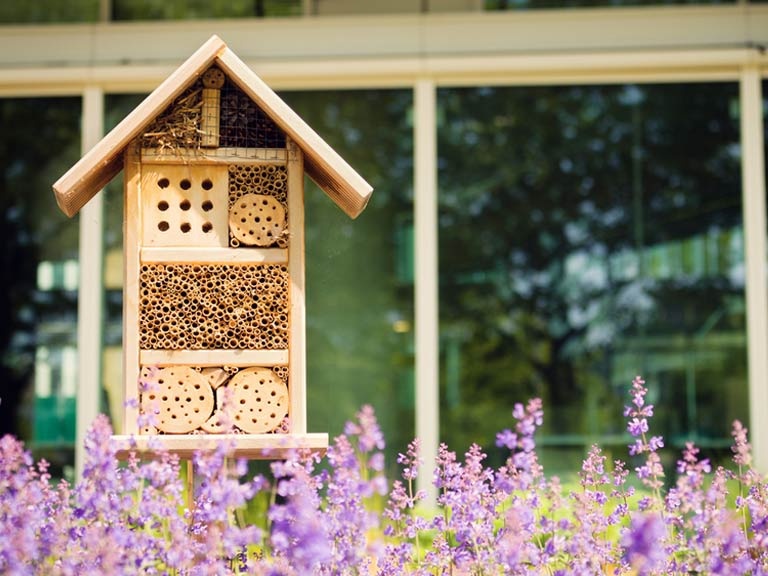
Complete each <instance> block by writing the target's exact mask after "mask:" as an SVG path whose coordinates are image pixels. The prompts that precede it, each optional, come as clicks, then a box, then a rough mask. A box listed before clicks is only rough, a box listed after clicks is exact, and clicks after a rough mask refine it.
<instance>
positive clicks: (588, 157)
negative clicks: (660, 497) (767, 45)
mask: <svg viewBox="0 0 768 576" xmlns="http://www.w3.org/2000/svg"><path fill="white" fill-rule="evenodd" d="M737 101H738V88H737V86H736V85H734V84H710V85H694V84H682V85H669V86H569V87H525V88H470V89H443V90H441V91H440V92H439V111H440V112H439V113H440V125H439V132H438V148H439V185H440V213H439V225H440V233H441V236H440V316H441V336H442V338H443V356H444V365H445V369H444V370H443V373H444V382H443V387H444V393H443V398H444V400H445V410H444V412H443V416H444V418H442V420H441V425H442V430H443V431H444V432H445V434H446V436H450V437H451V438H452V439H453V440H454V443H456V444H457V445H467V444H468V443H469V442H470V441H473V440H476V439H480V438H488V437H489V434H490V435H492V434H493V432H494V430H495V429H497V428H498V427H499V425H500V423H504V422H506V423H508V422H509V410H510V408H511V404H512V402H514V401H520V400H524V399H525V398H527V397H529V396H531V395H538V396H542V397H543V398H544V400H545V402H546V404H547V406H548V407H549V415H550V418H549V422H548V424H547V430H548V432H549V433H550V434H559V435H562V434H571V435H573V434H588V433H589V432H590V431H597V430H599V431H600V433H602V434H606V433H621V432H622V427H623V425H622V423H621V406H622V404H623V402H624V401H625V399H624V398H623V396H621V395H620V394H619V395H617V394H616V390H615V388H612V385H614V384H615V382H612V378H611V376H612V373H613V372H614V369H613V367H612V363H613V362H615V361H616V353H617V351H618V350H619V349H620V348H622V347H623V348H622V349H623V350H624V351H626V350H627V346H629V347H630V348H631V347H632V346H633V345H632V344H628V342H629V339H630V338H635V342H636V343H638V344H637V345H640V344H639V343H641V342H642V341H643V338H645V337H646V336H659V335H667V336H680V337H683V338H686V337H687V338H691V337H693V336H694V335H695V333H696V332H697V331H698V330H700V329H701V328H702V326H703V325H704V324H705V323H706V322H707V321H708V319H709V318H715V317H717V318H720V319H719V320H718V321H719V322H720V326H721V328H723V329H725V328H728V329H735V330H736V331H740V332H741V333H742V334H743V330H744V317H743V306H742V307H741V308H740V307H739V306H736V308H735V309H736V311H737V315H736V318H733V317H731V316H728V315H727V314H726V313H725V312H724V311H732V310H734V306H733V305H732V301H733V299H734V297H735V298H736V300H738V301H740V302H742V303H743V277H736V278H734V277H733V276H732V275H731V273H733V272H738V270H740V266H741V264H742V263H743V260H742V258H743V256H742V254H741V246H740V244H739V241H740V237H735V238H734V239H733V241H734V242H736V243H737V246H736V247H735V250H732V252H733V254H731V253H727V251H723V253H722V254H721V259H722V260H723V261H722V262H720V266H719V268H718V266H717V264H716V263H715V264H712V265H710V266H709V268H708V272H707V273H706V274H703V275H701V274H700V275H698V276H697V275H693V274H690V273H686V271H685V270H684V269H682V268H677V269H673V270H670V271H669V272H668V273H663V272H660V271H659V270H650V269H649V267H650V266H652V264H653V260H652V258H651V256H652V255H653V250H654V248H655V247H659V246H665V245H666V246H669V245H671V244H675V243H677V244H679V245H682V244H683V243H684V242H685V241H687V240H690V239H692V238H695V237H697V236H698V237H702V236H706V235H707V234H710V235H712V236H714V237H723V236H727V233H730V231H733V230H737V231H740V227H741V186H740V169H739V163H740V154H739V147H738V143H739V132H738V125H739V122H738V115H737V114H734V108H733V106H734V103H735V102H737ZM665 259H666V261H665ZM659 265H661V266H670V265H671V266H673V267H674V266H675V263H674V262H670V261H669V256H667V255H663V254H662V255H661V261H660V263H659ZM739 312H740V313H739ZM718 315H720V316H718ZM727 322H735V325H733V326H727V327H726V326H724V324H725V323H727ZM619 342H622V345H621V346H619ZM743 353H744V350H743V346H742V349H741V354H742V355H741V356H739V355H737V356H736V358H737V359H738V360H742V361H743V359H744V356H743ZM641 356H642V354H641ZM644 368H645V366H643V365H639V366H636V367H635V370H637V371H641V370H643V369H644ZM724 369H725V367H724ZM741 375H742V378H741V386H742V388H745V386H746V372H745V371H744V369H743V368H742V369H741ZM628 383H629V382H627V384H628ZM452 399H453V404H452ZM596 419H597V420H598V422H595V420H596ZM723 432H724V433H725V434H726V435H727V430H723V431H721V433H723Z"/></svg>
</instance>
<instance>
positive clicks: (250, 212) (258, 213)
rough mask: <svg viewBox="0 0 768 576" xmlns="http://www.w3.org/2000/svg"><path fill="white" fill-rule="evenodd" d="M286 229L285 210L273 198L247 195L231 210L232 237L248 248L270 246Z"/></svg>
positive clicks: (230, 229)
mask: <svg viewBox="0 0 768 576" xmlns="http://www.w3.org/2000/svg"><path fill="white" fill-rule="evenodd" d="M284 229H285V208H283V205H282V204H280V202H278V201H277V199H276V198H275V197H273V196H266V195H264V194H246V195H244V196H242V197H241V198H239V199H238V200H237V201H235V203H234V204H233V205H232V208H230V210H229V231H230V232H231V234H232V237H233V238H235V239H236V240H238V241H239V242H240V243H241V244H245V245H247V246H270V245H272V244H274V243H275V242H277V240H278V238H280V237H281V235H282V233H283V230H284Z"/></svg>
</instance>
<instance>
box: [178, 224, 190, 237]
mask: <svg viewBox="0 0 768 576" xmlns="http://www.w3.org/2000/svg"><path fill="white" fill-rule="evenodd" d="M179 228H181V231H182V232H184V234H186V233H187V232H189V231H190V230H192V226H190V224H189V222H182V224H181V226H180V227H179Z"/></svg>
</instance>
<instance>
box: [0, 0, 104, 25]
mask: <svg viewBox="0 0 768 576" xmlns="http://www.w3.org/2000/svg"><path fill="white" fill-rule="evenodd" d="M98 18H99V0H35V1H34V2H18V1H14V0H6V1H5V2H0V24H23V23H49V22H50V23H54V22H95V21H96V20H98Z"/></svg>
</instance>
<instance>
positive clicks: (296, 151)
mask: <svg viewBox="0 0 768 576" xmlns="http://www.w3.org/2000/svg"><path fill="white" fill-rule="evenodd" d="M286 147H287V149H288V164H287V166H288V232H289V234H290V241H289V244H288V274H289V276H290V282H291V284H290V293H289V301H290V304H289V305H290V315H289V317H290V322H291V324H290V334H289V337H288V355H289V360H290V374H291V375H290V391H291V411H290V419H291V432H292V433H293V434H305V433H306V431H307V363H306V362H307V361H306V349H307V347H306V316H305V315H306V311H305V282H304V155H303V154H302V152H301V149H300V148H299V147H298V146H297V145H296V143H295V142H293V141H292V140H290V139H289V140H288V141H287V142H286Z"/></svg>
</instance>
